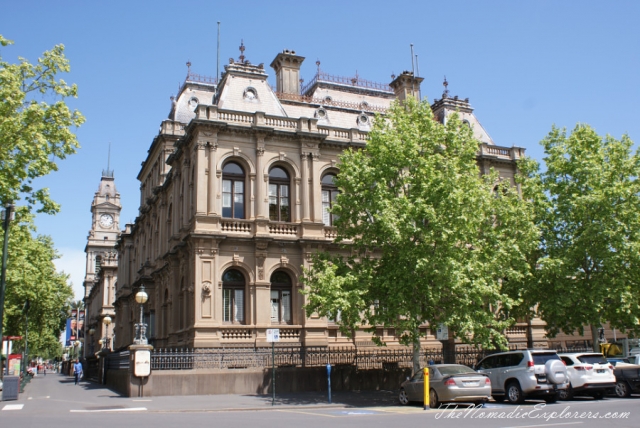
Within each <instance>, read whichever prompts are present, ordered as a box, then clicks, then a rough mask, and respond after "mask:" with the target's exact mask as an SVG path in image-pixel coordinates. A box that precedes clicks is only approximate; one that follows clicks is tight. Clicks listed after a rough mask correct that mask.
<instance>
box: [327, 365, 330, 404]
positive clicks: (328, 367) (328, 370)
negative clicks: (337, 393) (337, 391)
mask: <svg viewBox="0 0 640 428" xmlns="http://www.w3.org/2000/svg"><path fill="white" fill-rule="evenodd" d="M327 386H328V389H329V404H331V364H327Z"/></svg>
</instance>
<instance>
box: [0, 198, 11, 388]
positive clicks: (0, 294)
mask: <svg viewBox="0 0 640 428" xmlns="http://www.w3.org/2000/svg"><path fill="white" fill-rule="evenodd" d="M2 216H3V220H4V221H3V227H4V245H3V247H2V269H1V272H0V349H2V343H3V341H2V323H3V322H4V290H5V285H6V282H7V251H8V249H9V225H10V224H11V220H13V218H12V217H13V204H10V203H9V204H7V205H6V207H5V210H4V211H3V212H2ZM8 370H9V365H8V364H7V373H8ZM2 378H4V367H2V362H0V379H2Z"/></svg>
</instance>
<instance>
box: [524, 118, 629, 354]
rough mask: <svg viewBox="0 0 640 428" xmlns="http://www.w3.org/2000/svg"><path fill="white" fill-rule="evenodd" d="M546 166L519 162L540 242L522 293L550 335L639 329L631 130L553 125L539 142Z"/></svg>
mask: <svg viewBox="0 0 640 428" xmlns="http://www.w3.org/2000/svg"><path fill="white" fill-rule="evenodd" d="M541 144H542V146H543V147H544V152H545V157H544V163H545V169H544V170H541V168H540V165H539V164H538V163H537V162H535V161H532V160H528V161H527V162H524V163H522V164H521V165H520V168H521V170H522V172H523V174H522V175H521V178H522V183H521V184H522V191H523V195H524V197H525V198H527V199H529V200H531V201H535V203H534V206H535V207H536V224H537V226H538V227H539V229H540V231H541V241H540V245H539V247H538V248H537V249H536V251H535V252H534V253H532V255H531V257H530V262H531V265H532V266H535V270H534V274H535V275H534V276H532V277H529V278H528V280H529V282H528V283H526V284H525V286H524V287H523V299H524V300H525V301H527V302H529V306H530V307H533V308H535V311H536V314H537V315H539V316H540V317H541V318H542V319H543V320H544V321H545V322H546V328H547V331H548V333H549V335H550V336H555V335H556V334H558V333H559V332H561V331H562V332H564V333H567V334H574V333H579V334H583V333H584V327H585V326H590V329H591V336H592V339H593V345H594V350H596V351H599V349H598V329H599V328H600V327H601V324H602V323H605V322H608V323H609V324H610V326H611V327H612V328H616V329H620V330H622V331H626V332H629V333H631V334H635V335H637V334H638V333H640V325H639V324H638V319H639V318H640V299H639V298H638V296H640V182H639V181H638V176H639V173H640V155H639V154H638V152H637V151H635V152H634V151H633V141H631V139H630V138H629V137H628V136H627V135H624V136H622V138H621V139H619V140H618V139H615V138H613V137H611V136H609V135H607V136H605V137H602V136H600V135H598V134H597V133H596V131H595V130H594V129H593V128H591V127H590V126H588V125H583V124H579V125H577V126H576V127H575V128H574V129H573V131H572V132H571V133H569V134H567V131H566V130H564V129H558V128H556V127H553V128H552V130H551V132H550V133H549V134H548V136H547V137H546V138H545V139H544V140H543V141H542V142H541Z"/></svg>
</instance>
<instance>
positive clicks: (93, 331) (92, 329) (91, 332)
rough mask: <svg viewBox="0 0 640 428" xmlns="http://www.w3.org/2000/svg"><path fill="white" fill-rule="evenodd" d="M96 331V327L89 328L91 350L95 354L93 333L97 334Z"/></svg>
mask: <svg viewBox="0 0 640 428" xmlns="http://www.w3.org/2000/svg"><path fill="white" fill-rule="evenodd" d="M95 332H96V329H95V328H93V327H91V328H90V329H89V336H91V342H89V343H90V346H89V352H90V353H92V354H93V335H94V334H95Z"/></svg>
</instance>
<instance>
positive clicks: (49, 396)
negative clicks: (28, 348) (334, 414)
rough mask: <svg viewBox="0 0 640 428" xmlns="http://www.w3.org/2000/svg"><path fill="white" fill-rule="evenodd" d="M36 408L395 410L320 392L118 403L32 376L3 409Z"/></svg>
mask: <svg viewBox="0 0 640 428" xmlns="http://www.w3.org/2000/svg"><path fill="white" fill-rule="evenodd" d="M36 402H37V403H38V404H37V407H38V410H43V411H46V409H47V408H49V411H56V412H57V411H64V412H70V411H71V412H100V411H104V412H108V411H135V410H140V411H148V412H172V413H173V412H222V411H256V410H270V409H273V410H277V409H280V410H281V409H287V408H362V407H386V406H396V405H397V398H396V392H395V391H353V392H334V393H333V394H332V403H331V404H330V403H329V402H328V394H327V393H326V392H305V393H296V394H278V393H277V390H276V397H275V402H274V404H273V405H272V396H271V395H268V396H267V395H198V396H193V395H190V396H165V397H141V398H136V397H122V396H120V395H119V394H118V393H116V392H113V391H111V390H109V389H107V388H105V387H103V386H102V385H98V384H95V383H92V382H85V381H83V382H81V383H80V385H74V381H73V377H70V376H65V375H60V374H54V373H50V374H48V375H47V376H41V375H39V376H37V377H35V378H33V380H32V381H31V382H30V383H29V384H27V386H26V387H25V392H24V393H23V394H20V398H19V400H17V401H7V402H2V403H1V404H0V407H1V406H3V405H4V404H17V403H25V404H26V405H28V406H29V407H32V406H31V404H36Z"/></svg>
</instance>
